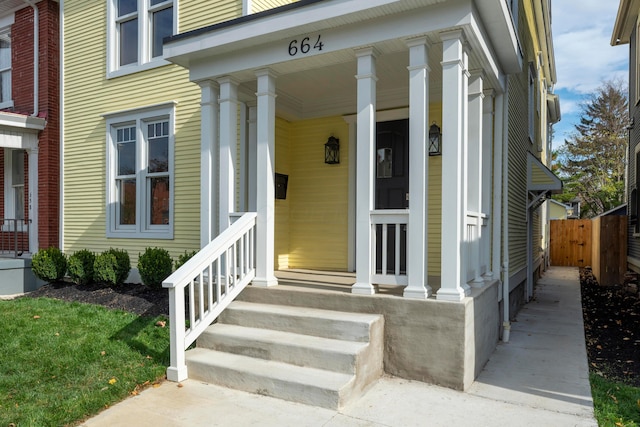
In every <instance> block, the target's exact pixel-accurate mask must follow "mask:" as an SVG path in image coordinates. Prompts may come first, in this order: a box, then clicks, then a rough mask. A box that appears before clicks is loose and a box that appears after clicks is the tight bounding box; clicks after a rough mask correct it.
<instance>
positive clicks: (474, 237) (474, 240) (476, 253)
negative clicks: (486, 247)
mask: <svg viewBox="0 0 640 427" xmlns="http://www.w3.org/2000/svg"><path fill="white" fill-rule="evenodd" d="M486 221H487V215H485V214H483V213H480V212H467V217H466V221H465V225H466V229H467V231H466V233H467V235H466V236H465V246H466V254H465V255H466V261H465V263H466V265H467V272H466V273H467V276H466V281H467V282H470V281H472V280H476V281H479V280H480V279H481V276H482V274H483V273H484V272H485V271H486V268H487V266H486V264H484V260H485V257H483V256H482V255H481V253H480V252H481V250H482V248H483V244H482V241H485V240H487V239H488V236H487V235H486V234H487V233H484V235H482V234H481V231H482V229H481V227H483V226H486ZM483 270H484V271H483Z"/></svg>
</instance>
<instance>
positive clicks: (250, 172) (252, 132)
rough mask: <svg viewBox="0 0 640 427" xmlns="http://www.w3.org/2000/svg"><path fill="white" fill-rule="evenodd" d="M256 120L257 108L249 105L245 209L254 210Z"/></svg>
mask: <svg viewBox="0 0 640 427" xmlns="http://www.w3.org/2000/svg"><path fill="white" fill-rule="evenodd" d="M257 120H258V109H257V108H256V106H255V105H250V106H249V126H248V130H247V132H248V134H249V135H247V144H248V147H247V193H248V197H247V211H248V212H255V211H256V194H257V192H256V184H257V183H258V180H257V176H256V167H257V161H258V155H257V152H256V149H257V147H256V145H257V144H256V138H257V134H256V125H257Z"/></svg>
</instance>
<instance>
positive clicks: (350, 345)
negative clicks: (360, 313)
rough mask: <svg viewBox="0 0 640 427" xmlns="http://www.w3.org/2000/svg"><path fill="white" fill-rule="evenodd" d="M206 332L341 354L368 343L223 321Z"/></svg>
mask: <svg viewBox="0 0 640 427" xmlns="http://www.w3.org/2000/svg"><path fill="white" fill-rule="evenodd" d="M206 333H207V334H212V335H217V336H225V337H234V338H238V337H242V338H246V339H252V340H256V341H261V342H267V343H283V342H284V343H287V344H290V345H294V346H296V347H308V348H321V349H323V350H327V351H332V352H334V353H342V354H356V353H357V352H358V351H360V350H361V349H363V348H365V347H366V346H367V345H368V343H366V342H361V341H347V340H340V339H333V338H324V337H318V336H315V335H306V334H298V333H295V332H286V331H280V330H276V329H265V328H253V327H250V326H239V325H233V324H225V323H215V324H213V325H211V326H209V327H208V328H207V330H206Z"/></svg>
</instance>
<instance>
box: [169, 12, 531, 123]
mask: <svg viewBox="0 0 640 427" xmlns="http://www.w3.org/2000/svg"><path fill="white" fill-rule="evenodd" d="M484 3H486V4H484V6H483V7H482V8H480V9H476V8H475V3H474V2H471V1H464V0H458V1H444V0H403V1H399V0H375V1H374V0H367V1H363V0H346V1H341V2H338V1H332V0H327V1H318V0H306V1H305V0H302V1H300V2H298V3H297V4H293V5H289V6H290V7H288V8H280V10H278V9H276V10H274V11H269V13H263V14H256V15H255V16H247V17H243V18H240V19H237V20H233V21H229V22H225V23H221V24H218V25H214V26H212V27H208V28H202V29H199V30H195V31H192V32H189V33H185V34H178V35H177V36H174V37H172V38H170V39H169V41H167V42H165V46H164V52H165V53H164V56H165V58H166V59H168V60H169V61H171V62H174V63H176V64H178V65H181V66H184V67H185V68H188V69H189V70H190V78H191V80H192V81H200V80H205V79H215V78H218V77H221V76H225V75H230V76H232V77H233V78H234V79H236V80H237V81H238V82H239V83H240V94H241V99H242V100H245V101H251V100H255V92H256V81H255V80H256V77H255V70H257V69H259V68H264V67H268V68H269V69H270V70H272V71H273V72H275V73H276V75H277V76H278V79H277V82H276V88H277V95H278V98H277V109H278V114H279V115H281V116H282V117H284V118H286V119H289V120H295V119H303V118H312V117H320V116H324V115H344V114H353V113H356V101H357V93H356V79H355V75H356V74H357V63H356V58H355V52H354V49H356V48H358V47H363V46H374V47H375V49H376V51H377V52H378V53H379V55H378V58H377V64H376V65H377V71H376V75H377V78H378V80H377V109H378V110H384V109H389V108H397V107H404V106H407V105H408V89H409V83H408V74H409V73H408V71H407V66H408V63H409V52H408V48H407V45H406V40H407V39H408V38H413V37H426V38H427V41H428V45H429V67H430V76H429V99H430V101H431V102H436V103H437V102H440V101H441V100H442V70H441V65H440V63H441V61H442V42H441V37H440V34H441V32H443V31H451V30H462V31H464V33H465V35H466V36H467V38H468V41H469V47H470V49H469V69H470V70H471V71H474V70H484V72H485V76H486V79H485V89H487V88H494V89H500V85H501V77H500V76H501V73H502V68H503V67H504V66H505V64H506V68H507V69H514V68H517V66H518V58H517V56H518V53H519V51H518V47H517V42H516V41H515V38H514V37H515V35H513V34H512V33H513V31H512V28H511V27H510V24H509V22H510V21H509V22H507V23H504V22H502V25H501V26H498V25H497V24H496V23H495V22H497V21H500V20H505V19H509V20H510V17H509V16H508V10H507V11H506V14H507V17H506V18H505V17H504V16H502V15H504V13H505V11H504V10H502V8H501V7H499V6H500V5H502V3H503V2H502V1H501V0H488V1H485V2H484ZM488 3H491V5H488ZM294 5H298V6H294ZM491 14H493V15H495V14H499V15H501V16H499V17H496V16H493V15H492V16H487V15H491ZM482 22H487V23H488V24H490V25H491V27H489V28H487V29H485V26H483V24H482ZM498 27H499V29H498V30H495V28H498ZM496 31H498V32H499V33H500V35H501V36H502V38H507V39H508V40H507V41H504V40H503V41H499V42H498V44H497V45H494V43H496V38H497V39H498V40H500V37H497V36H498V34H496ZM510 31H511V32H510ZM320 35H321V36H322V41H323V42H324V43H325V49H323V50H322V51H321V52H319V51H315V50H310V51H309V53H308V54H305V55H290V54H289V50H288V47H289V46H290V42H291V41H292V40H298V43H299V41H300V40H301V39H302V38H304V37H309V38H310V39H311V38H313V39H314V40H310V42H311V43H312V44H313V43H314V42H315V38H316V37H319V36H320ZM512 35H513V37H512ZM509 46H511V47H509ZM496 49H497V50H499V51H500V52H499V54H496V53H495V51H496ZM243 95H244V98H242V97H243Z"/></svg>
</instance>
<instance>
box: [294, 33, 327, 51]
mask: <svg viewBox="0 0 640 427" xmlns="http://www.w3.org/2000/svg"><path fill="white" fill-rule="evenodd" d="M320 37H321V36H320V34H318V38H317V39H316V41H315V43H314V44H313V45H311V38H310V37H305V38H303V39H302V40H300V44H298V39H293V40H291V42H289V56H296V55H297V54H299V53H303V54H304V53H309V52H310V51H311V49H315V50H322V47H323V46H324V43H322V40H320Z"/></svg>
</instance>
